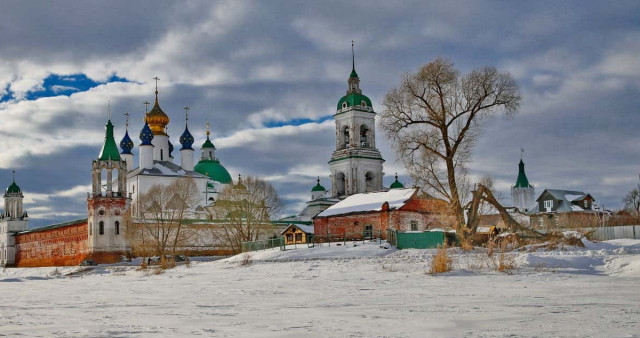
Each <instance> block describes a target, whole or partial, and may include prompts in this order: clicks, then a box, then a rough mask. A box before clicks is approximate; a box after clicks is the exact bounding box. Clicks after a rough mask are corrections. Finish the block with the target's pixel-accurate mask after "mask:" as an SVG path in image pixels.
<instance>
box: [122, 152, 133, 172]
mask: <svg viewBox="0 0 640 338" xmlns="http://www.w3.org/2000/svg"><path fill="white" fill-rule="evenodd" d="M120 156H121V157H122V159H123V160H124V161H125V162H127V172H129V171H131V170H132V169H133V154H121V155H120Z"/></svg>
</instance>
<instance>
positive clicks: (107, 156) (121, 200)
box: [87, 120, 131, 263]
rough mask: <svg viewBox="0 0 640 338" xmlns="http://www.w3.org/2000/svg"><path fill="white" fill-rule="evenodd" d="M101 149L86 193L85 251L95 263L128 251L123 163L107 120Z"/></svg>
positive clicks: (125, 179)
mask: <svg viewBox="0 0 640 338" xmlns="http://www.w3.org/2000/svg"><path fill="white" fill-rule="evenodd" d="M105 129H106V131H105V138H104V145H103V146H102V151H100V155H99V156H98V159H96V160H93V163H92V167H91V177H92V191H91V193H90V194H89V196H88V199H87V204H88V221H87V223H88V227H89V229H88V230H89V234H88V238H89V241H88V245H87V247H88V250H89V253H90V255H91V256H92V257H93V258H94V260H96V261H97V262H105V263H106V262H108V261H112V260H113V259H114V257H115V259H117V258H119V256H120V255H124V254H126V253H127V252H128V251H129V246H128V244H127V240H126V237H125V231H126V222H125V221H126V219H125V215H126V214H127V213H128V210H129V207H130V204H131V199H130V198H129V196H128V194H127V190H126V189H127V188H126V187H127V162H126V161H125V160H123V159H122V158H121V157H120V154H119V153H118V147H117V146H116V142H115V139H114V137H113V124H111V120H109V121H107V124H106V126H105Z"/></svg>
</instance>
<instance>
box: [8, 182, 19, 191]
mask: <svg viewBox="0 0 640 338" xmlns="http://www.w3.org/2000/svg"><path fill="white" fill-rule="evenodd" d="M20 192H21V190H20V187H19V186H18V185H17V184H16V181H13V183H11V185H10V186H9V187H8V188H7V194H19V193H20Z"/></svg>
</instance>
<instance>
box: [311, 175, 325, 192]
mask: <svg viewBox="0 0 640 338" xmlns="http://www.w3.org/2000/svg"><path fill="white" fill-rule="evenodd" d="M314 191H327V189H325V188H324V187H323V186H321V185H320V178H318V184H316V185H315V186H314V187H313V189H311V192H314Z"/></svg>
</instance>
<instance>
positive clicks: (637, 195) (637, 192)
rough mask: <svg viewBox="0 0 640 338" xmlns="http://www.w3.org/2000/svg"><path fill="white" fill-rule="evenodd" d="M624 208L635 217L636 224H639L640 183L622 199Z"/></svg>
mask: <svg viewBox="0 0 640 338" xmlns="http://www.w3.org/2000/svg"><path fill="white" fill-rule="evenodd" d="M622 202H623V203H624V208H625V209H626V210H627V211H628V212H629V213H631V214H632V215H633V216H635V218H636V222H637V224H640V184H638V186H636V187H635V188H633V189H631V191H629V192H628V193H627V195H626V196H625V197H624V199H623V200H622Z"/></svg>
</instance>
